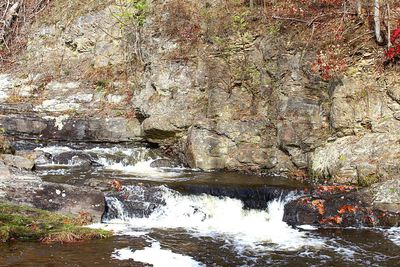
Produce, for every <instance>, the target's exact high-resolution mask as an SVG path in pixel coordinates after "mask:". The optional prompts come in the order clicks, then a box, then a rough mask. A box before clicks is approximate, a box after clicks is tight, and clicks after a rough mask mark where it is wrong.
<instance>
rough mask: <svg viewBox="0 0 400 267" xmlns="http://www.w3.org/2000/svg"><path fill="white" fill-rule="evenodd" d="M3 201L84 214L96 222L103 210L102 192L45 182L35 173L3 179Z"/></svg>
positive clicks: (0, 187) (0, 191)
mask: <svg viewBox="0 0 400 267" xmlns="http://www.w3.org/2000/svg"><path fill="white" fill-rule="evenodd" d="M0 201H1V202H11V203H14V204H24V205H28V206H32V207H35V208H39V209H44V210H48V211H54V212H60V213H64V214H73V215H78V216H79V215H81V214H85V216H90V217H91V218H92V219H93V221H95V222H100V219H101V216H102V214H103V212H104V195H103V193H102V192H99V191H97V190H93V189H91V188H89V187H85V186H72V185H66V184H58V183H49V182H43V181H42V180H41V179H40V178H39V177H37V176H35V175H29V176H27V175H14V176H12V177H11V179H8V180H1V179H0Z"/></svg>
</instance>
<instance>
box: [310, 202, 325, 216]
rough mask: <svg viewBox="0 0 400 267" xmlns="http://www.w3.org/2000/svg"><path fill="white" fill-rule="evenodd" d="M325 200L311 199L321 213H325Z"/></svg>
mask: <svg viewBox="0 0 400 267" xmlns="http://www.w3.org/2000/svg"><path fill="white" fill-rule="evenodd" d="M324 203H325V200H323V199H315V200H313V201H311V204H312V205H313V206H314V207H315V208H316V209H317V210H318V213H319V214H321V215H324V214H325V205H324Z"/></svg>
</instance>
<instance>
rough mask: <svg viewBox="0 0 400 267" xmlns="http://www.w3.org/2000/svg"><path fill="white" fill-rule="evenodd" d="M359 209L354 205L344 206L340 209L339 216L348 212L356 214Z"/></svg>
mask: <svg viewBox="0 0 400 267" xmlns="http://www.w3.org/2000/svg"><path fill="white" fill-rule="evenodd" d="M357 209H358V207H356V206H352V205H344V206H342V207H340V209H339V214H344V213H346V212H353V213H354V212H356V211H357Z"/></svg>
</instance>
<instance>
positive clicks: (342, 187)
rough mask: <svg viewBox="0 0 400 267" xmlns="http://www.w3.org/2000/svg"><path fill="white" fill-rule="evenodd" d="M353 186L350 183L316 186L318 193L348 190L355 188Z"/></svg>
mask: <svg viewBox="0 0 400 267" xmlns="http://www.w3.org/2000/svg"><path fill="white" fill-rule="evenodd" d="M355 189H356V188H355V187H354V186H350V185H321V186H319V187H318V188H317V192H319V193H337V192H350V191H353V190H355Z"/></svg>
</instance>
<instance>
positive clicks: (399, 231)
mask: <svg viewBox="0 0 400 267" xmlns="http://www.w3.org/2000/svg"><path fill="white" fill-rule="evenodd" d="M385 235H386V236H387V237H388V238H389V239H390V240H391V241H392V242H393V243H395V244H396V245H397V246H400V227H393V228H390V229H387V230H386V231H385Z"/></svg>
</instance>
